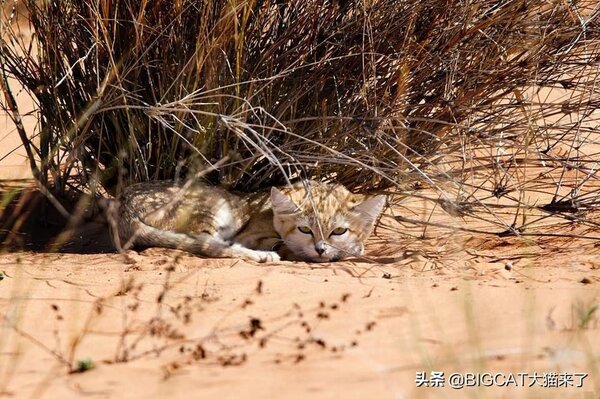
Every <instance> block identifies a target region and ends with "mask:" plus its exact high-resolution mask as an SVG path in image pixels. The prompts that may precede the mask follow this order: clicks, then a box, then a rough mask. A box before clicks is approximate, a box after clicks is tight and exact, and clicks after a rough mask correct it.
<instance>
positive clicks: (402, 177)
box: [0, 0, 600, 234]
mask: <svg viewBox="0 0 600 399" xmlns="http://www.w3.org/2000/svg"><path fill="white" fill-rule="evenodd" d="M15 4H16V6H15V5H14V4H12V3H6V4H5V6H4V23H3V25H2V26H3V35H2V37H3V38H4V41H3V42H2V47H1V52H0V55H1V56H0V61H1V64H2V71H3V73H4V78H15V79H16V80H17V81H18V82H19V83H20V84H21V85H22V86H23V87H24V89H25V91H26V92H27V93H28V94H29V95H31V96H32V97H33V98H34V100H35V103H36V105H37V108H38V116H39V124H38V127H37V130H36V131H34V132H26V131H25V130H24V129H23V128H22V126H20V125H19V124H18V121H19V116H20V115H19V112H18V109H17V107H16V105H15V103H14V101H12V98H13V97H14V94H15V88H14V87H11V85H9V83H8V81H7V80H3V86H2V87H3V90H4V93H5V98H6V101H5V102H4V103H3V106H4V108H5V109H6V110H8V111H9V112H10V113H11V115H12V116H13V118H14V120H15V123H16V125H17V128H18V130H19V132H20V135H21V138H22V141H23V145H24V146H25V147H26V149H27V151H28V154H29V158H30V162H31V167H32V170H33V172H34V176H35V177H36V179H37V180H38V181H39V182H41V185H45V186H47V187H53V188H54V189H55V190H56V191H58V192H61V191H62V190H64V189H65V188H66V187H68V188H74V189H75V190H76V191H87V190H89V189H91V190H95V188H96V187H98V186H102V187H103V188H104V189H106V190H107V191H108V192H111V193H113V194H114V193H116V192H118V186H119V183H128V182H131V181H140V180H152V179H164V178H173V177H178V176H186V175H187V176H190V175H193V174H194V173H195V172H196V171H198V170H206V167H207V166H210V165H215V164H216V163H217V162H218V167H216V168H215V170H214V171H213V172H212V173H210V174H209V175H208V179H209V180H210V181H212V182H213V183H220V184H223V185H225V186H228V187H232V188H234V189H241V190H255V189H258V188H262V187H266V186H270V185H279V184H284V183H285V182H286V181H287V180H293V179H296V178H299V177H309V178H316V179H319V180H334V181H338V182H340V183H343V184H345V185H346V186H348V187H349V188H351V189H355V190H387V191H389V192H401V191H403V190H406V189H407V188H409V187H411V183H415V185H414V186H412V187H417V188H418V187H423V186H429V187H432V188H434V189H435V190H436V194H435V195H434V197H431V198H428V199H431V200H433V201H436V202H440V204H441V205H442V207H443V208H444V209H446V210H448V211H450V213H453V214H458V215H463V216H465V215H473V211H474V210H478V211H480V212H477V213H476V214H475V216H476V218H477V219H482V220H484V221H485V222H487V223H488V224H490V223H491V226H492V228H493V231H494V232H495V233H498V234H501V233H503V232H506V231H508V232H509V233H519V232H523V231H525V229H526V228H530V227H532V226H533V225H535V224H536V223H538V222H540V223H542V224H543V223H544V222H545V221H546V218H547V215H548V214H552V215H555V214H559V215H561V216H564V217H565V218H566V219H567V220H568V221H572V220H573V216H572V215H573V214H575V213H577V212H579V211H580V210H582V209H583V207H585V209H591V208H594V207H595V204H596V203H597V194H596V193H597V192H598V190H597V187H596V186H595V185H593V184H592V185H590V184H591V183H594V182H595V181H596V180H597V179H596V171H597V170H599V168H598V166H599V165H598V164H597V156H595V155H596V154H598V153H599V151H598V149H597V147H596V146H597V144H600V138H599V137H597V134H596V133H595V132H596V127H597V120H596V119H597V118H595V117H594V111H595V109H596V108H597V106H598V105H599V104H598V96H597V94H596V92H597V91H596V81H597V80H598V68H597V64H598V62H599V60H600V52H599V49H600V47H599V46H598V45H597V43H598V39H599V38H600V31H599V29H598V28H599V26H598V11H599V7H598V5H597V4H596V3H594V2H588V1H571V2H555V3H548V2H546V1H543V0H533V1H511V2H496V1H487V0H479V1H474V2H468V3H465V2H459V1H450V2H443V3H442V2H438V1H435V0H424V1H420V2H408V1H397V0H362V1H359V0H355V1H350V0H348V1H342V0H338V1H325V2H324V1H320V0H290V1H264V0H253V1H231V0H228V1H224V0H205V1H202V2H199V1H192V0H179V1H161V0H155V1H147V0H124V1H120V2H111V1H108V2H100V3H99V2H79V1H73V0H60V1H51V2H50V1H37V0H25V1H20V2H17V3H15ZM24 14H25V15H27V16H28V18H29V19H28V20H29V24H30V27H31V28H32V29H33V31H34V32H35V35H34V36H33V40H32V41H31V42H29V41H27V40H25V39H23V36H22V35H21V33H22V29H24V28H23V27H22V26H21V25H19V24H17V23H14V21H16V20H23V19H22V18H20V17H22V16H23V15H24ZM532 168H533V169H532ZM536 168H537V169H536ZM531 170H535V173H534V175H536V176H538V177H539V179H538V178H535V179H532V177H531V176H532V174H531V173H530V172H531ZM573 171H575V172H574V173H573ZM537 194H544V195H546V197H544V198H543V199H542V200H540V198H542V197H543V196H542V197H539V196H538V195H537ZM532 195H533V197H532ZM532 198H533V199H532ZM540 201H541V202H540ZM522 208H524V209H534V210H536V211H539V212H541V213H542V214H541V216H540V215H537V216H536V219H534V220H535V222H532V219H531V218H530V219H529V220H528V221H526V220H524V219H525V216H524V214H525V213H526V212H522ZM481 211H483V213H482V212H481ZM485 213H489V214H490V215H489V216H485V215H484V214H485ZM482 215H483V216H482ZM565 215H566V216H565ZM519 218H523V220H520V221H519V220H518V219H519ZM519 224H520V227H519ZM488 227H489V226H488Z"/></svg>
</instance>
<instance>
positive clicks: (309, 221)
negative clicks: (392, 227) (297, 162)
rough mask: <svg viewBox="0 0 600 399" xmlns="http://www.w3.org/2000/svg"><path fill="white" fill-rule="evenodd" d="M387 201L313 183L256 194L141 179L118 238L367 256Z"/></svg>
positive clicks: (261, 255) (314, 256) (316, 257)
mask: <svg viewBox="0 0 600 399" xmlns="http://www.w3.org/2000/svg"><path fill="white" fill-rule="evenodd" d="M384 203H385V197H383V196H377V197H372V198H365V197H363V196H361V195H355V194H351V193H350V192H349V191H348V190H346V189H345V188H344V187H343V186H340V185H332V184H325V183H318V182H314V181H307V182H302V183H297V184H295V185H293V186H290V187H284V188H279V189H278V188H273V189H272V190H271V193H268V192H257V193H251V194H241V193H234V192H229V191H226V190H224V189H222V188H219V187H212V186H208V185H204V184H200V183H198V184H194V185H190V186H184V187H181V186H177V185H175V184H174V183H173V182H168V181H163V182H153V183H139V184H135V185H132V186H130V187H128V188H127V189H125V190H124V192H123V194H122V195H121V197H120V199H119V213H118V214H119V218H118V223H117V225H118V237H119V239H120V245H121V246H123V247H124V248H127V247H129V246H131V245H137V246H159V247H167V248H179V249H183V250H185V251H188V252H191V253H194V254H198V255H203V256H209V257H231V258H244V259H250V260H254V261H257V262H271V261H277V260H279V259H280V254H281V255H282V256H284V257H285V258H287V259H303V260H308V261H313V262H326V261H335V260H339V259H342V258H343V257H345V256H347V255H359V254H361V253H362V251H363V247H364V242H365V240H366V239H367V238H368V236H369V235H370V234H371V231H372V230H373V226H374V224H375V221H376V219H377V217H378V216H379V214H380V213H381V210H382V208H383V205H384ZM299 228H301V229H302V230H303V231H304V232H302V231H300V230H299ZM337 233H342V234H337ZM280 244H283V245H280ZM276 249H277V250H278V251H279V253H277V252H276V251H275V250H276Z"/></svg>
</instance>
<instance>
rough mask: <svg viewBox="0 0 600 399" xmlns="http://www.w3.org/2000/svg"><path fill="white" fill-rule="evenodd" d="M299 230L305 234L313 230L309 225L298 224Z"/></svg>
mask: <svg viewBox="0 0 600 399" xmlns="http://www.w3.org/2000/svg"><path fill="white" fill-rule="evenodd" d="M298 230H300V232H301V233H304V234H312V230H311V229H310V227H308V226H298Z"/></svg>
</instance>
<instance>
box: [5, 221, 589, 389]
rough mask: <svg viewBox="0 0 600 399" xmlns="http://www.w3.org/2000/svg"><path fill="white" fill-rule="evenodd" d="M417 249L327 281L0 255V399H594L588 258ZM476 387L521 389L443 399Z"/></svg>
mask: <svg viewBox="0 0 600 399" xmlns="http://www.w3.org/2000/svg"><path fill="white" fill-rule="evenodd" d="M440 217H443V214H440ZM445 217H446V218H448V216H445ZM389 220H390V218H389V217H388V218H385V219H384V224H387V225H391V223H390V222H389ZM386 221H387V222H386ZM454 222H455V223H458V224H460V219H458V221H457V220H454ZM96 227H97V229H96V230H97V233H96V234H102V226H96ZM93 230H94V229H91V228H89V226H88V227H87V228H86V229H84V230H82V231H81V232H79V233H78V234H77V235H76V236H75V237H74V238H73V240H75V241H77V240H80V241H81V242H88V243H89V245H91V246H93V245H94V243H95V242H96V240H98V242H99V241H101V240H102V239H103V237H100V236H93V235H91V236H90V237H85V235H86V234H88V235H89V234H90V232H91V231H93ZM421 233H422V227H412V229H411V228H410V227H407V228H406V229H405V232H404V233H403V234H399V233H398V232H396V231H390V230H388V229H386V228H384V227H380V228H379V229H378V236H376V237H374V238H373V240H372V242H371V243H370V245H369V253H368V255H369V257H370V258H371V259H372V260H371V261H370V262H369V261H367V260H350V261H344V262H338V263H334V264H324V265H317V264H308V263H294V262H281V263H278V264H267V265H265V264H255V263H251V262H244V261H239V260H234V259H220V260H219V259H202V258H198V257H193V256H189V255H187V254H185V253H183V252H179V251H171V250H163V249H148V250H146V251H143V252H141V253H137V252H133V251H131V252H129V259H126V258H125V257H123V256H121V255H117V254H112V253H104V254H102V253H100V254H76V253H54V254H52V253H39V252H36V253H34V252H25V253H5V254H3V255H2V256H1V257H0V271H2V273H3V275H4V279H3V280H2V281H0V287H1V290H0V313H1V315H2V317H3V318H4V321H3V324H2V326H3V327H2V335H1V338H0V393H1V395H4V396H6V397H18V398H29V397H31V398H59V397H60V398H68V397H80V396H85V397H98V398H141V397H156V398H175V397H224V398H240V397H257V398H261V397H286V398H287V397H291V398H296V397H297V398H300V397H302V398H303V397H318V398H338V397H339V398H342V397H343V398H349V397H351V398H353V397H356V398H365V397H375V398H445V397H467V398H471V397H473V398H480V397H481V398H488V397H490V398H491V397H494V398H515V397H523V398H539V397H544V398H546V397H547V398H554V397H566V398H598V397H600V396H599V394H600V373H598V367H599V359H600V340H599V328H600V317H599V316H598V314H599V313H598V312H596V309H598V306H599V305H600V288H599V287H600V273H599V270H600V260H599V259H600V258H599V257H598V252H600V248H598V247H596V246H594V245H593V243H594V241H589V240H587V241H586V240H565V239H564V238H545V239H537V240H536V241H532V240H531V239H525V238H514V237H513V238H497V237H495V238H489V237H485V236H481V235H476V234H469V233H459V232H455V233H454V234H448V232H447V231H444V230H442V229H439V230H436V229H429V230H428V232H427V234H426V238H424V239H423V238H422V239H419V238H415V237H416V236H418V235H419V234H421ZM82 236H84V237H82ZM95 237H96V238H95ZM104 238H105V237H104ZM86 240H87V241H86ZM92 252H93V251H92ZM89 365H92V368H91V369H90V370H87V371H84V372H77V370H78V369H80V371H81V369H86V368H87V367H88V366H89ZM419 372H425V373H427V378H426V379H429V380H430V383H429V384H430V385H431V384H432V383H433V382H431V376H432V373H433V372H443V373H444V377H445V379H444V380H445V384H444V385H445V386H444V387H432V386H429V387H427V386H422V387H417V383H416V380H417V373H419ZM486 372H487V373H492V374H494V375H496V374H497V373H502V374H497V375H499V377H497V382H498V384H500V385H502V384H506V381H507V379H508V378H509V376H510V373H514V374H513V375H514V376H516V379H517V384H518V385H519V386H518V387H517V386H514V385H512V384H511V385H510V386H505V387H482V386H480V387H476V386H471V387H465V388H462V389H454V388H451V387H449V384H450V382H449V379H450V378H451V377H450V376H451V375H452V374H453V373H460V374H461V375H463V376H464V375H465V374H466V373H486ZM517 373H527V375H524V376H523V377H522V378H523V380H520V378H521V377H520V376H519V375H518V374H517ZM535 373H537V375H538V376H539V378H537V379H536V378H535ZM544 373H546V377H543V375H544ZM554 373H557V374H554ZM579 373H584V374H585V378H584V379H583V381H582V385H583V386H582V387H580V388H577V387H574V386H573V387H542V386H540V385H543V384H544V381H546V384H552V381H553V380H552V376H564V375H565V374H567V375H573V383H574V385H578V384H579V382H580V380H581V375H580V374H579ZM452 378H457V377H452ZM467 378H468V377H467ZM484 378H485V377H484ZM544 378H545V379H544ZM434 380H435V378H434ZM560 380H561V381H562V377H560ZM454 383H456V384H459V383H460V382H459V381H454ZM532 383H533V384H534V386H532V387H528V385H529V384H532ZM522 385H525V387H523V386H522Z"/></svg>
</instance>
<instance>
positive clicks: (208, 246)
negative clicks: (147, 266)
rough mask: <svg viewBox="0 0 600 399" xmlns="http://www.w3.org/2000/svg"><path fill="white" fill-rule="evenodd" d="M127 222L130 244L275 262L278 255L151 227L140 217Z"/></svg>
mask: <svg viewBox="0 0 600 399" xmlns="http://www.w3.org/2000/svg"><path fill="white" fill-rule="evenodd" d="M130 226H131V231H128V232H123V233H125V234H124V236H129V238H128V239H127V242H128V243H129V242H131V244H137V245H142V246H152V247H164V248H173V249H182V250H184V251H187V252H191V253H193V254H196V255H203V256H208V257H215V258H244V259H249V260H253V261H256V262H274V261H278V260H279V259H280V258H279V255H278V254H277V253H276V252H272V251H257V250H254V249H250V248H246V247H244V246H242V245H240V244H237V243H233V244H232V243H229V242H227V241H225V240H223V239H221V238H220V237H215V236H213V235H211V234H209V233H204V232H200V233H196V234H193V235H190V234H185V233H178V232H174V231H170V230H163V229H158V228H156V227H152V226H150V225H148V224H146V223H143V222H142V221H140V220H136V221H134V222H133V223H131V225H130Z"/></svg>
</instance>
